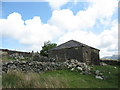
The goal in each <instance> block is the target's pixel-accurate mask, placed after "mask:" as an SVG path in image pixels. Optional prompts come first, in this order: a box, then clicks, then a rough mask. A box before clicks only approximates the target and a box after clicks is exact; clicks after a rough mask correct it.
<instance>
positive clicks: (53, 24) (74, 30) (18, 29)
mask: <svg viewBox="0 0 120 90" xmlns="http://www.w3.org/2000/svg"><path fill="white" fill-rule="evenodd" d="M47 1H49V4H50V6H51V7H52V9H53V12H52V16H51V18H50V19H49V21H48V23H46V24H43V23H42V22H41V19H40V17H38V16H34V17H33V18H32V19H29V20H26V21H24V20H23V19H22V16H21V15H20V14H19V13H12V14H10V15H9V16H8V17H7V19H0V33H2V35H3V36H7V37H8V36H9V37H11V38H14V39H16V40H18V41H19V42H20V43H21V44H27V45H30V47H28V49H29V50H40V48H41V46H42V45H43V43H44V41H48V40H51V41H53V40H58V44H60V43H63V42H65V41H68V40H70V39H74V40H77V41H80V42H82V43H85V44H87V45H90V46H93V47H96V48H98V49H100V50H101V56H104V55H112V54H114V53H115V51H114V50H117V49H118V46H117V45H118V42H117V41H118V40H117V39H118V31H117V30H118V27H117V26H118V24H117V22H116V21H117V20H114V21H112V19H111V16H112V15H113V14H114V12H115V11H116V8H117V4H118V3H117V1H116V0H109V1H107V2H106V1H105V0H89V2H91V4H90V6H89V7H88V8H87V9H86V10H84V11H79V12H77V14H76V15H74V14H73V12H72V11H71V10H70V9H62V10H61V9H60V7H61V6H63V5H65V4H66V3H67V2H68V1H69V0H66V1H64V0H61V1H60V2H59V3H58V2H57V1H54V2H53V1H50V0H47ZM56 2H57V3H56ZM76 2H77V1H76ZM108 2H109V3H108ZM97 20H99V21H100V24H103V25H104V26H106V27H109V28H108V29H105V30H103V32H101V33H99V34H95V33H93V32H92V31H91V30H90V28H92V29H94V26H95V25H97V24H98V23H97ZM98 26H99V25H98ZM96 32H97V31H96Z"/></svg>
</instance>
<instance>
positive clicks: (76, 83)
mask: <svg viewBox="0 0 120 90" xmlns="http://www.w3.org/2000/svg"><path fill="white" fill-rule="evenodd" d="M93 69H95V70H100V71H101V72H103V73H104V75H105V76H107V78H106V80H99V79H96V78H95V76H93V75H81V74H80V73H78V72H71V71H70V70H57V71H52V72H45V73H41V74H37V73H26V74H25V73H21V72H18V71H17V72H16V71H10V72H9V73H7V74H3V76H2V86H3V88H118V68H115V66H94V67H93Z"/></svg>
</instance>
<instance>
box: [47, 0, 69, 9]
mask: <svg viewBox="0 0 120 90" xmlns="http://www.w3.org/2000/svg"><path fill="white" fill-rule="evenodd" d="M45 1H47V2H49V5H50V6H51V8H52V9H53V10H55V9H60V7H62V6H63V5H65V4H66V3H68V2H69V1H70V0H59V1H57V0H45Z"/></svg>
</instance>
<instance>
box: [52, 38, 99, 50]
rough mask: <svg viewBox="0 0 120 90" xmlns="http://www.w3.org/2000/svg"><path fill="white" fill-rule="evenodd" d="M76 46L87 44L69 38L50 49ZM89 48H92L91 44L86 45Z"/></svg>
mask: <svg viewBox="0 0 120 90" xmlns="http://www.w3.org/2000/svg"><path fill="white" fill-rule="evenodd" d="M78 46H88V45H85V44H83V43H80V42H78V41H75V40H70V41H67V42H65V43H63V44H61V45H58V46H57V47H55V48H53V49H51V50H59V49H64V48H71V47H78ZM88 47H90V48H93V47H91V46H88ZM93 49H96V48H93ZM96 50H99V49H96Z"/></svg>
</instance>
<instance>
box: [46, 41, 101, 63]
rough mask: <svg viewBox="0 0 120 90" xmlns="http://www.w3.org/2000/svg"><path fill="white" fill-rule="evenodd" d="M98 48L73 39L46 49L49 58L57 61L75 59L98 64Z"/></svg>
mask: <svg viewBox="0 0 120 90" xmlns="http://www.w3.org/2000/svg"><path fill="white" fill-rule="evenodd" d="M99 51H100V50H99V49H96V48H93V47H90V46H88V45H85V44H83V43H80V42H77V41H75V40H70V41H68V42H65V43H63V44H61V45H59V46H57V47H55V48H53V49H51V50H49V51H48V56H49V58H54V59H56V60H59V61H64V60H66V59H77V60H78V61H80V62H84V63H86V64H87V65H100V60H99Z"/></svg>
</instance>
